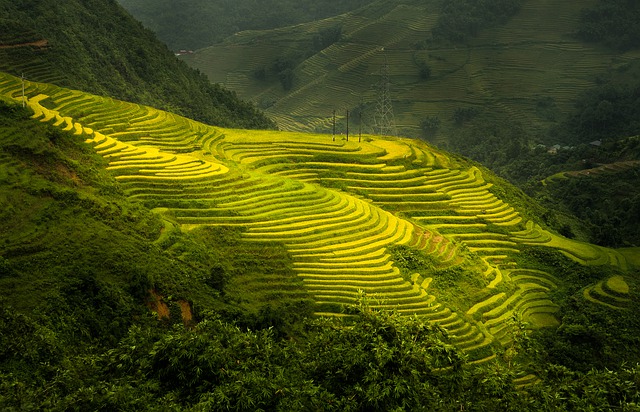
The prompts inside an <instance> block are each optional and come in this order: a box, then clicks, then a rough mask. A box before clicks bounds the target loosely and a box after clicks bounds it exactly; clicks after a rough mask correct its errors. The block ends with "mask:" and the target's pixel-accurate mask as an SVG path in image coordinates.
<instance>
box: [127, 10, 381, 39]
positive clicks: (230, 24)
mask: <svg viewBox="0 0 640 412" xmlns="http://www.w3.org/2000/svg"><path fill="white" fill-rule="evenodd" d="M119 2H120V4H122V5H123V6H124V7H125V8H126V9H127V10H129V11H130V12H131V14H133V15H134V16H135V17H136V18H138V19H139V20H140V21H142V22H143V23H144V24H145V25H146V26H147V27H149V28H150V29H151V30H153V31H155V32H156V33H157V35H158V37H159V38H160V39H161V40H162V41H164V42H165V43H167V44H168V45H169V47H171V48H172V49H174V50H179V49H198V48H202V47H206V46H210V45H212V44H214V43H217V42H219V41H220V40H222V39H223V38H225V37H227V36H230V35H232V34H234V33H236V32H238V31H241V30H259V29H273V28H277V27H284V26H289V25H293V24H297V23H302V22H308V21H314V20H320V19H324V18H327V17H331V16H336V15H339V14H342V13H345V12H348V11H350V10H355V9H357V8H359V7H362V6H364V5H366V4H369V3H371V2H372V0H343V1H330V2H327V1H325V2H318V1H312V0H301V1H300V0H299V1H293V0H285V1H283V0H265V1H261V2H253V1H249V0H236V1H227V0H196V1H189V2H186V1H183V2H180V3H176V2H175V1H173V0H161V1H158V0H119ZM335 29H338V30H337V31H336V30H335ZM339 36H340V30H339V28H331V29H325V30H322V31H321V32H319V33H318V43H317V46H318V47H322V48H325V47H327V46H329V45H330V44H331V43H332V42H335V41H336V38H339Z"/></svg>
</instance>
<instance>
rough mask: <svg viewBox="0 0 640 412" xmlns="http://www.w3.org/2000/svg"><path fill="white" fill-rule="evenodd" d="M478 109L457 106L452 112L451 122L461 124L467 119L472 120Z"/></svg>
mask: <svg viewBox="0 0 640 412" xmlns="http://www.w3.org/2000/svg"><path fill="white" fill-rule="evenodd" d="M478 112H479V110H478V109H477V108H475V107H458V108H456V110H454V112H453V122H454V123H455V124H456V125H458V126H462V125H463V124H464V123H466V122H468V121H469V120H473V118H474V117H476V116H477V115H478Z"/></svg>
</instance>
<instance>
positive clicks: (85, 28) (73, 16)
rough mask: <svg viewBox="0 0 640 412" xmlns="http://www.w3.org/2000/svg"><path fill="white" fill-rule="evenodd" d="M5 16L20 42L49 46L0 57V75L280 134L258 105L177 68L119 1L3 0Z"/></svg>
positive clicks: (184, 68) (3, 52)
mask: <svg viewBox="0 0 640 412" xmlns="http://www.w3.org/2000/svg"><path fill="white" fill-rule="evenodd" d="M0 14H1V15H2V16H12V21H13V22H19V23H11V24H13V25H14V26H16V25H19V26H20V27H18V28H16V27H14V29H15V30H19V33H24V35H22V37H21V38H22V40H25V39H33V38H34V37H35V35H34V34H33V33H37V34H38V36H37V37H38V40H41V39H46V40H47V47H45V48H38V47H17V48H9V49H0V70H4V71H7V72H9V73H12V74H14V75H18V76H20V75H22V74H23V73H24V74H25V75H26V77H27V78H28V79H29V80H31V81H45V82H46V81H51V82H54V83H56V84H58V85H60V86H66V87H71V88H76V89H80V90H84V91H88V92H92V93H96V94H103V95H105V94H106V95H109V96H111V97H115V98H118V99H122V100H127V101H132V102H137V103H142V104H147V105H150V106H154V107H158V108H163V109H168V110H169V111H172V112H176V113H179V114H183V115H185V116H187V117H191V118H194V119H196V120H200V121H204V122H206V123H210V124H216V125H220V126H233V127H243V128H274V127H275V125H274V124H273V122H271V121H270V120H268V119H267V118H266V117H265V116H264V115H263V114H262V113H261V112H259V111H258V110H257V109H256V108H255V107H254V106H253V105H251V104H249V103H245V102H242V101H240V100H239V99H238V98H237V96H236V95H235V94H234V93H232V92H230V91H228V90H225V89H223V88H222V87H220V86H219V85H211V84H210V83H209V81H208V79H207V78H206V76H204V75H203V74H201V73H199V72H197V71H195V70H193V69H191V68H189V67H188V66H187V65H186V64H185V63H184V62H181V61H179V60H178V59H177V58H176V57H175V56H174V55H173V53H172V52H171V51H169V49H167V47H166V46H165V45H163V44H162V43H160V42H159V41H158V40H157V39H156V38H155V36H154V34H153V33H152V32H151V31H149V30H147V29H145V28H143V27H142V25H141V24H140V23H139V22H137V21H135V20H134V19H133V18H132V17H131V16H130V15H128V14H127V13H126V12H125V11H124V10H123V9H122V8H121V7H119V6H118V4H117V3H116V2H115V0H90V1H78V0H73V1H67V2H56V1H50V0H46V1H41V2H37V3H33V4H32V3H31V2H14V1H11V0H0ZM3 21H4V20H3ZM3 24H4V23H3ZM0 27H2V26H0ZM11 27H13V26H11ZM0 32H1V31H0Z"/></svg>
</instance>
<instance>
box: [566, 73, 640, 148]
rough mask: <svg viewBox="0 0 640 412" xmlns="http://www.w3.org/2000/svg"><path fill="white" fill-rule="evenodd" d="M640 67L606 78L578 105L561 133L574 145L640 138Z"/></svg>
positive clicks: (605, 76)
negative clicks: (634, 136) (633, 137)
mask: <svg viewBox="0 0 640 412" xmlns="http://www.w3.org/2000/svg"><path fill="white" fill-rule="evenodd" d="M639 73H640V63H635V64H631V65H627V66H624V67H622V68H620V69H619V70H618V71H617V72H613V73H610V74H608V75H603V76H602V77H601V78H600V79H599V81H600V84H599V85H597V86H596V87H594V88H592V89H589V90H586V91H585V92H584V93H582V94H581V95H580V96H579V97H578V99H577V101H576V107H575V112H574V113H572V114H571V116H570V117H569V118H568V120H567V122H566V124H565V125H563V127H562V129H561V130H560V132H561V133H562V138H563V140H564V141H566V142H570V143H588V142H591V141H594V140H598V139H611V138H612V137H627V136H633V135H637V134H640V120H639V119H640V79H639V78H638V77H637V76H638V74H639Z"/></svg>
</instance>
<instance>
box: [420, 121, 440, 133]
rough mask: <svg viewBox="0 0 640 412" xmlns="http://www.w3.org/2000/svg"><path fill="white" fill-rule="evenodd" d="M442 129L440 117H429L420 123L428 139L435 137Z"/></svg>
mask: <svg viewBox="0 0 640 412" xmlns="http://www.w3.org/2000/svg"><path fill="white" fill-rule="evenodd" d="M439 129H440V118H439V117H438V116H429V117H427V118H425V119H423V120H422V121H421V122H420V130H422V133H424V135H425V136H426V137H428V138H432V137H434V136H435V135H436V134H437V133H438V130H439Z"/></svg>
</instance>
